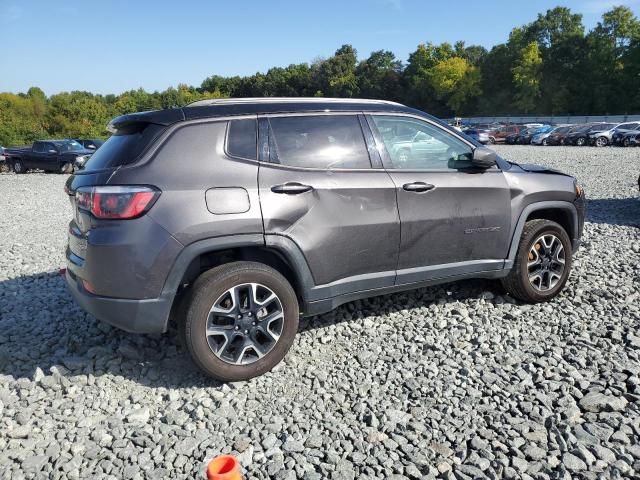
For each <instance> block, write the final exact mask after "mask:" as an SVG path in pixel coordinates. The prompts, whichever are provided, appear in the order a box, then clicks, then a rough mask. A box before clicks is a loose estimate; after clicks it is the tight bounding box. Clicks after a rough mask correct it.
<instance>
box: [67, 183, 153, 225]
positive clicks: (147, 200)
mask: <svg viewBox="0 0 640 480" xmlns="http://www.w3.org/2000/svg"><path fill="white" fill-rule="evenodd" d="M159 196H160V191H158V190H156V189H155V188H151V187H138V186H116V185H114V186H104V187H88V188H79V189H78V190H77V191H76V205H77V206H78V208H81V209H83V210H88V211H90V212H91V214H92V215H93V216H94V217H96V218H100V219H115V220H127V219H131V218H137V217H140V216H141V215H144V214H145V213H146V212H147V211H148V210H149V209H150V208H151V207H152V206H153V204H154V203H155V201H156V199H157V198H158V197H159Z"/></svg>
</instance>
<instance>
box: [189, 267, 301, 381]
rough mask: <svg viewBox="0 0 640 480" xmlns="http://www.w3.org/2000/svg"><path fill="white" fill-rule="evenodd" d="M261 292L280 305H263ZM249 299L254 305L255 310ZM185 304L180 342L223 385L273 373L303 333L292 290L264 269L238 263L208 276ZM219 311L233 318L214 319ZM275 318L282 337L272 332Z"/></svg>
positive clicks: (274, 273)
mask: <svg viewBox="0 0 640 480" xmlns="http://www.w3.org/2000/svg"><path fill="white" fill-rule="evenodd" d="M254 285H256V287H254ZM254 288H255V289H254ZM243 289H247V291H246V293H245V292H244V290H243ZM259 289H262V291H263V292H265V293H264V295H265V296H266V297H268V298H272V297H271V294H273V295H274V296H275V299H272V300H271V301H270V303H265V304H260V303H258V296H259V295H260V294H259V293H258V291H259ZM249 294H251V295H252V297H253V298H254V299H255V300H254V302H253V303H254V305H253V306H252V305H251V303H250V300H249ZM261 301H265V302H266V301H267V299H266V298H263V299H261ZM184 302H185V303H184V308H185V315H184V318H183V319H181V321H180V322H179V328H181V329H182V331H181V332H179V336H180V337H181V338H182V339H184V342H185V344H186V347H187V349H188V350H189V353H190V354H191V357H192V358H193V361H194V362H195V364H196V365H197V366H198V367H200V368H201V369H202V370H203V371H204V372H205V373H206V374H207V375H209V376H211V377H214V378H216V379H218V380H222V381H228V382H234V381H240V380H248V379H250V378H252V377H256V376H258V375H262V374H263V373H266V372H268V371H269V370H271V369H272V368H273V367H275V366H276V365H277V364H278V363H280V361H281V360H282V359H283V358H284V356H285V355H286V353H287V352H288V351H289V348H290V347H291V345H292V344H293V340H294V338H295V335H296V333H297V331H298V321H299V315H300V309H299V307H298V299H297V297H296V294H295V292H294V290H293V288H292V287H291V285H290V284H289V282H288V281H287V280H286V279H285V278H284V277H283V276H282V275H281V274H280V273H279V272H278V271H276V270H274V269H273V268H271V267H269V266H267V265H264V264H261V263H256V262H233V263H228V264H225V265H220V266H218V267H215V268H213V269H211V270H209V271H207V272H205V273H203V274H202V275H200V277H199V278H198V279H197V280H196V281H195V283H194V284H193V286H192V287H191V288H190V289H189V292H188V293H187V297H186V298H185V299H184ZM223 302H226V303H223ZM274 303H275V304H276V306H275V307H269V305H272V306H273V304H274ZM223 305H224V308H223V307H222V306H223ZM214 307H215V308H216V312H221V311H223V310H224V309H226V308H228V312H227V311H226V310H225V313H221V314H218V315H216V314H215V313H214V314H212V310H213V309H214ZM236 307H237V310H236ZM268 307H269V308H268ZM271 308H273V310H270V309H271ZM254 309H255V310H256V311H253V310H254ZM261 312H262V316H261ZM236 314H238V315H236ZM239 317H242V318H241V319H240V318H239ZM274 317H277V318H280V319H281V320H275V322H276V327H275V330H277V333H276V332H273V330H272V327H271V325H272V322H274V320H270V319H271V318H274ZM219 319H222V322H221V323H222V326H221V325H220V322H218V320H219ZM213 320H216V321H215V322H214V321H213ZM252 321H253V322H252ZM264 322H268V323H264ZM252 323H253V325H256V326H255V327H252V326H251V325H252ZM212 331H214V332H217V333H214V334H211V333H210V332H212ZM265 331H266V332H267V333H268V335H267V334H265ZM221 332H224V333H221ZM216 338H217V339H218V340H216ZM229 338H231V339H230V340H229ZM261 341H263V343H260V342H261ZM265 343H266V344H267V345H265ZM252 345H253V346H252ZM259 350H260V351H261V352H260V351H259Z"/></svg>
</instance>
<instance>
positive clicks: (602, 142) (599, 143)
mask: <svg viewBox="0 0 640 480" xmlns="http://www.w3.org/2000/svg"><path fill="white" fill-rule="evenodd" d="M627 125H628V126H631V127H632V126H637V125H638V123H637V122H627V123H618V124H613V123H604V124H601V125H599V126H598V128H597V129H596V130H594V131H591V132H589V145H595V146H596V147H606V146H607V145H610V144H611V142H612V137H613V134H614V133H615V131H616V130H617V129H618V128H621V129H624V128H625V126H627Z"/></svg>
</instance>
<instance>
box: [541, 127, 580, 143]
mask: <svg viewBox="0 0 640 480" xmlns="http://www.w3.org/2000/svg"><path fill="white" fill-rule="evenodd" d="M571 128H572V127H571V126H570V125H568V126H567V125H565V126H560V127H555V128H553V129H552V130H549V131H548V132H544V133H537V134H536V135H534V136H533V137H531V144H532V145H545V146H546V145H549V137H551V136H552V135H558V136H560V135H563V134H565V133H567V132H568V131H569V130H571Z"/></svg>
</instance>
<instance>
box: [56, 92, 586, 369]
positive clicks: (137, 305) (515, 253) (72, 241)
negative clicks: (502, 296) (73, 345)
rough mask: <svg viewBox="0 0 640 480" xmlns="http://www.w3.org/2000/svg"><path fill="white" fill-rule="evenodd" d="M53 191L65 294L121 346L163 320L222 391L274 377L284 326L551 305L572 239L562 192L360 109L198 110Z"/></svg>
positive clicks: (125, 124) (98, 156)
mask: <svg viewBox="0 0 640 480" xmlns="http://www.w3.org/2000/svg"><path fill="white" fill-rule="evenodd" d="M109 128H110V129H111V130H112V132H113V135H112V136H111V138H110V139H109V140H107V141H106V142H105V144H104V145H103V146H102V147H101V148H100V149H98V150H97V151H96V152H95V153H94V154H93V156H92V157H91V159H90V160H89V161H88V162H87V164H86V166H85V168H84V169H83V170H81V171H78V172H76V173H75V174H74V175H72V176H71V177H70V178H69V180H68V182H67V184H66V187H65V190H66V192H67V193H68V195H69V198H70V200H71V203H72V205H73V209H74V218H73V220H72V221H71V223H70V225H69V245H68V249H67V253H66V255H67V270H66V281H67V283H68V286H69V289H70V291H71V293H72V295H73V296H74V297H75V299H76V301H77V302H78V303H79V304H80V305H81V306H82V307H83V308H84V309H85V310H87V311H88V312H89V313H91V314H92V315H94V316H95V317H97V318H98V319H101V320H103V321H106V322H108V323H111V324H113V325H115V326H117V327H120V328H122V329H124V330H127V331H129V332H137V333H160V332H165V331H166V330H167V325H168V323H169V319H170V318H172V319H175V320H176V321H177V323H178V332H179V335H180V337H181V339H182V341H183V343H184V344H185V345H186V347H187V349H188V350H189V351H190V353H191V355H192V357H193V359H194V361H195V363H196V364H197V365H198V366H199V367H200V368H201V369H202V370H204V371H205V372H206V373H207V374H209V375H211V376H213V377H216V378H218V379H221V380H225V381H233V380H240V379H247V378H250V377H253V376H256V375H260V374H262V373H264V372H267V371H268V370H270V369H271V368H273V367H274V366H275V365H276V364H277V363H278V362H280V360H282V358H283V357H284V356H285V354H286V353H287V351H288V350H289V347H290V346H291V344H292V343H293V340H294V336H295V334H296V331H297V329H298V319H299V317H300V315H303V316H308V315H318V314H321V313H323V312H327V311H330V310H332V309H334V308H336V307H337V306H338V305H341V304H343V303H345V302H349V301H352V300H356V299H360V298H365V297H371V296H374V295H381V294H386V293H390V292H397V291H401V290H408V289H414V288H418V287H423V286H426V285H434V284H439V283H445V282H451V281H454V280H459V279H464V278H472V277H482V278H492V279H501V281H502V283H503V285H504V287H505V288H506V290H507V291H508V292H509V293H510V294H511V295H513V296H514V297H516V298H518V299H520V300H522V301H525V302H541V301H546V300H549V299H551V298H553V297H554V296H556V295H557V294H558V292H559V291H560V290H561V289H562V288H563V286H564V284H565V282H566V281H567V277H568V276H569V270H570V268H571V259H572V254H573V253H574V252H575V251H576V249H577V248H578V244H579V240H580V237H581V233H582V228H583V218H584V194H583V192H582V189H581V188H580V186H579V185H578V184H577V183H576V180H575V179H574V178H573V177H570V176H568V175H565V174H562V173H561V172H558V171H555V170H551V169H547V168H543V167H538V166H535V165H517V164H515V163H511V162H508V161H506V160H503V159H502V158H500V157H498V156H497V155H496V154H495V153H494V152H493V151H491V150H488V149H486V148H484V147H483V146H482V145H480V144H478V143H477V142H475V141H474V140H472V139H470V138H468V137H466V136H465V135H464V134H461V133H459V132H458V131H456V130H454V129H452V128H450V127H449V126H448V125H446V124H445V123H443V122H441V121H439V120H437V119H435V118H433V117H431V116H429V115H427V114H425V113H423V112H420V111H417V110H414V109H411V108H408V107H406V106H403V105H400V104H397V103H392V102H385V101H373V100H344V99H342V100H341V99H325V98H318V99H303V98H292V99H282V98H270V99H229V100H207V101H201V102H197V103H194V104H191V105H189V106H187V107H184V108H180V109H170V110H162V111H156V112H144V113H136V114H131V115H124V116H121V117H118V118H116V119H114V120H112V122H111V123H110V126H109Z"/></svg>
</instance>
